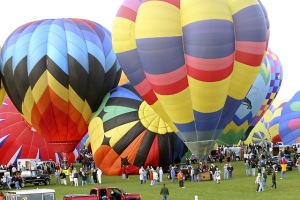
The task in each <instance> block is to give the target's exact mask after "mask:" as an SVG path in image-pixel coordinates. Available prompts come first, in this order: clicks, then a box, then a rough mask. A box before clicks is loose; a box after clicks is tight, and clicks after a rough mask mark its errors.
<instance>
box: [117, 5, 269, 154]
mask: <svg viewBox="0 0 300 200" xmlns="http://www.w3.org/2000/svg"><path fill="white" fill-rule="evenodd" d="M268 25H269V24H268V19H267V15H266V12H265V9H264V8H263V6H262V5H261V3H260V1H257V0H231V1H225V0H220V1H199V0H173V1H170V0H156V1H155V0H153V1H137V0H126V1H124V3H123V4H122V6H121V7H120V9H119V11H118V13H117V17H116V19H115V21H114V25H113V29H112V41H113V47H114V50H115V52H116V54H117V58H118V61H119V62H120V65H121V66H122V69H123V70H124V72H125V74H126V76H127V77H128V79H129V81H130V82H131V83H132V84H133V85H134V87H135V89H136V90H137V91H138V92H139V94H140V95H141V96H142V97H143V99H145V101H147V103H148V104H149V105H151V107H152V108H153V109H154V110H155V111H156V112H157V114H158V115H160V116H161V117H162V118H163V119H164V120H165V121H166V122H167V123H168V124H169V125H170V127H172V129H173V130H174V131H176V132H177V133H178V135H179V136H180V137H181V138H182V139H183V141H185V144H186V145H187V146H188V148H189V149H190V150H191V152H192V153H194V154H195V155H196V156H197V157H198V158H199V159H203V158H204V159H206V158H207V156H208V154H209V153H210V150H211V149H212V147H213V146H214V144H215V139H216V138H218V137H219V135H220V134H221V133H222V131H223V129H224V128H225V126H226V125H227V124H228V123H229V122H230V121H231V120H232V117H233V114H234V113H235V112H236V110H237V109H238V107H239V106H240V104H241V102H242V101H243V99H244V98H245V96H246V94H247V92H248V91H249V89H250V87H251V85H252V84H253V82H254V80H255V78H256V77H257V75H258V73H259V70H260V65H261V63H262V61H263V56H264V53H265V51H266V50H267V43H268V35H269V32H268Z"/></svg>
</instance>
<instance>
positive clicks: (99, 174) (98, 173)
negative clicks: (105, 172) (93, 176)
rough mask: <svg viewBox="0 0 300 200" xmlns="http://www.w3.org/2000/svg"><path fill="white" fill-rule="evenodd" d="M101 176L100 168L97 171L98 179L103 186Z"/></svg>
mask: <svg viewBox="0 0 300 200" xmlns="http://www.w3.org/2000/svg"><path fill="white" fill-rule="evenodd" d="M101 176H102V171H101V169H100V168H98V169H97V179H98V183H99V184H101V183H102V180H101Z"/></svg>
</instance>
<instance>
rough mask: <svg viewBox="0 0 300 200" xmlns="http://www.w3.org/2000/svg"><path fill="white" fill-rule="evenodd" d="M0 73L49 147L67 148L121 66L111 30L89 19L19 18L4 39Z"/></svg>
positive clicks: (81, 132)
mask: <svg viewBox="0 0 300 200" xmlns="http://www.w3.org/2000/svg"><path fill="white" fill-rule="evenodd" d="M1 57H2V59H3V65H1V73H2V76H3V83H4V86H5V89H6V91H7V93H8V95H9V97H10V98H11V100H12V102H13V103H14V105H15V106H16V108H17V109H18V111H19V112H20V113H22V115H23V117H24V118H25V119H26V121H27V122H28V123H29V124H30V125H32V126H33V127H34V128H35V129H36V130H37V131H38V132H39V133H40V134H41V135H42V136H43V137H44V138H45V139H46V141H47V142H49V143H50V144H51V145H52V147H53V149H54V151H55V152H72V151H73V150H74V149H75V147H76V145H77V144H78V143H79V142H80V140H81V139H82V137H83V136H84V135H85V134H86V132H87V129H88V123H89V121H90V119H91V117H92V115H93V113H94V112H95V111H97V109H98V108H99V106H100V104H101V101H102V98H103V97H104V96H105V94H106V93H107V92H108V91H110V90H111V89H112V88H114V87H116V86H117V84H118V82H119V78H120V76H121V69H120V67H119V64H118V62H117V60H116V55H115V53H114V51H113V49H112V44H111V34H110V32H109V31H108V30H107V29H106V28H105V27H103V26H101V25H100V24H97V23H95V22H93V21H90V20H84V19H75V18H64V19H45V20H38V21H34V22H30V23H27V24H24V25H22V26H20V27H19V28H17V29H16V30H15V31H14V32H13V33H12V34H11V35H10V36H9V37H8V38H7V39H6V41H5V43H4V46H3V48H2V52H1Z"/></svg>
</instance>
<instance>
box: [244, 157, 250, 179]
mask: <svg viewBox="0 0 300 200" xmlns="http://www.w3.org/2000/svg"><path fill="white" fill-rule="evenodd" d="M245 168H246V176H250V164H249V161H248V160H246V162H245Z"/></svg>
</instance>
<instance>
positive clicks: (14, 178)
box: [12, 173, 21, 190]
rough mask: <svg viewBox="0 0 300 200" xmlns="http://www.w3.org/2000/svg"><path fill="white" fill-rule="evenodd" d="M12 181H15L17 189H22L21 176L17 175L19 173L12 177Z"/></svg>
mask: <svg viewBox="0 0 300 200" xmlns="http://www.w3.org/2000/svg"><path fill="white" fill-rule="evenodd" d="M12 181H13V182H14V183H15V186H16V190H20V189H21V187H20V180H19V177H18V176H17V174H16V173H15V174H14V176H13V178H12Z"/></svg>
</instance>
